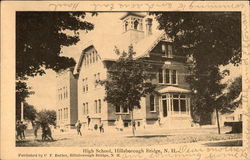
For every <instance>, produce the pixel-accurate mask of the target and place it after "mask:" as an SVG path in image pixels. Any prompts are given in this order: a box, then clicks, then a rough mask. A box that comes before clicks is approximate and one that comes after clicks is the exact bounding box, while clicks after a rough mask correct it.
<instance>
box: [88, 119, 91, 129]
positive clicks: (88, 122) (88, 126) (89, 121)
mask: <svg viewBox="0 0 250 160" xmlns="http://www.w3.org/2000/svg"><path fill="white" fill-rule="evenodd" d="M90 121H91V119H90V117H89V116H87V123H88V129H89V124H90Z"/></svg>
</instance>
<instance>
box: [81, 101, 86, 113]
mask: <svg viewBox="0 0 250 160" xmlns="http://www.w3.org/2000/svg"><path fill="white" fill-rule="evenodd" d="M82 106H83V107H82V113H83V114H86V109H85V103H83V104H82Z"/></svg>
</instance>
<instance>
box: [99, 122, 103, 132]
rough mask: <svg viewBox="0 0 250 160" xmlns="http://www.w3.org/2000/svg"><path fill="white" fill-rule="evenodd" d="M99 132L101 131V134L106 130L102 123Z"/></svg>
mask: <svg viewBox="0 0 250 160" xmlns="http://www.w3.org/2000/svg"><path fill="white" fill-rule="evenodd" d="M99 130H100V133H104V128H103V123H102V122H100V125H99Z"/></svg>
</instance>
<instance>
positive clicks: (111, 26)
mask: <svg viewBox="0 0 250 160" xmlns="http://www.w3.org/2000/svg"><path fill="white" fill-rule="evenodd" d="M124 14H125V13H124V12H113V13H108V12H100V13H98V16H94V17H92V16H90V15H87V17H86V19H85V20H87V21H89V22H91V23H93V24H94V26H95V28H94V30H92V31H89V32H88V33H85V32H84V31H81V32H80V41H79V42H78V43H77V44H76V45H73V46H70V47H64V48H62V52H63V53H62V55H63V56H68V57H73V58H74V59H75V60H76V61H78V59H79V57H80V54H81V51H82V50H83V49H84V45H85V44H86V43H88V42H89V41H90V40H94V39H96V38H101V37H106V36H111V37H116V36H119V34H121V33H122V27H121V26H122V25H121V21H120V17H121V16H122V15H124ZM156 27H157V23H153V30H155V29H156ZM226 68H230V70H231V74H230V77H226V78H225V79H224V80H223V81H222V82H223V83H226V82H227V81H228V80H230V79H232V78H233V77H236V76H238V75H240V73H241V72H239V69H240V68H235V67H234V66H233V65H229V66H227V67H223V68H222V69H226ZM27 84H28V85H29V86H30V87H32V89H31V90H32V91H34V92H35V94H33V95H30V97H29V98H27V100H26V101H27V102H28V103H29V104H31V105H34V106H35V108H36V109H37V110H41V109H55V108H56V97H57V96H56V73H55V72H54V71H52V70H46V74H45V75H43V76H36V77H34V78H32V77H31V78H29V80H28V81H27Z"/></svg>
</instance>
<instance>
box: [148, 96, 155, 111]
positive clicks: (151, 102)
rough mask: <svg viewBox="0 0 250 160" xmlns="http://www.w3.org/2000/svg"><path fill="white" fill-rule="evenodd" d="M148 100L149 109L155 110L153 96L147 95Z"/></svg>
mask: <svg viewBox="0 0 250 160" xmlns="http://www.w3.org/2000/svg"><path fill="white" fill-rule="evenodd" d="M149 101H150V111H151V112H152V111H155V96H154V95H150V96H149Z"/></svg>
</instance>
